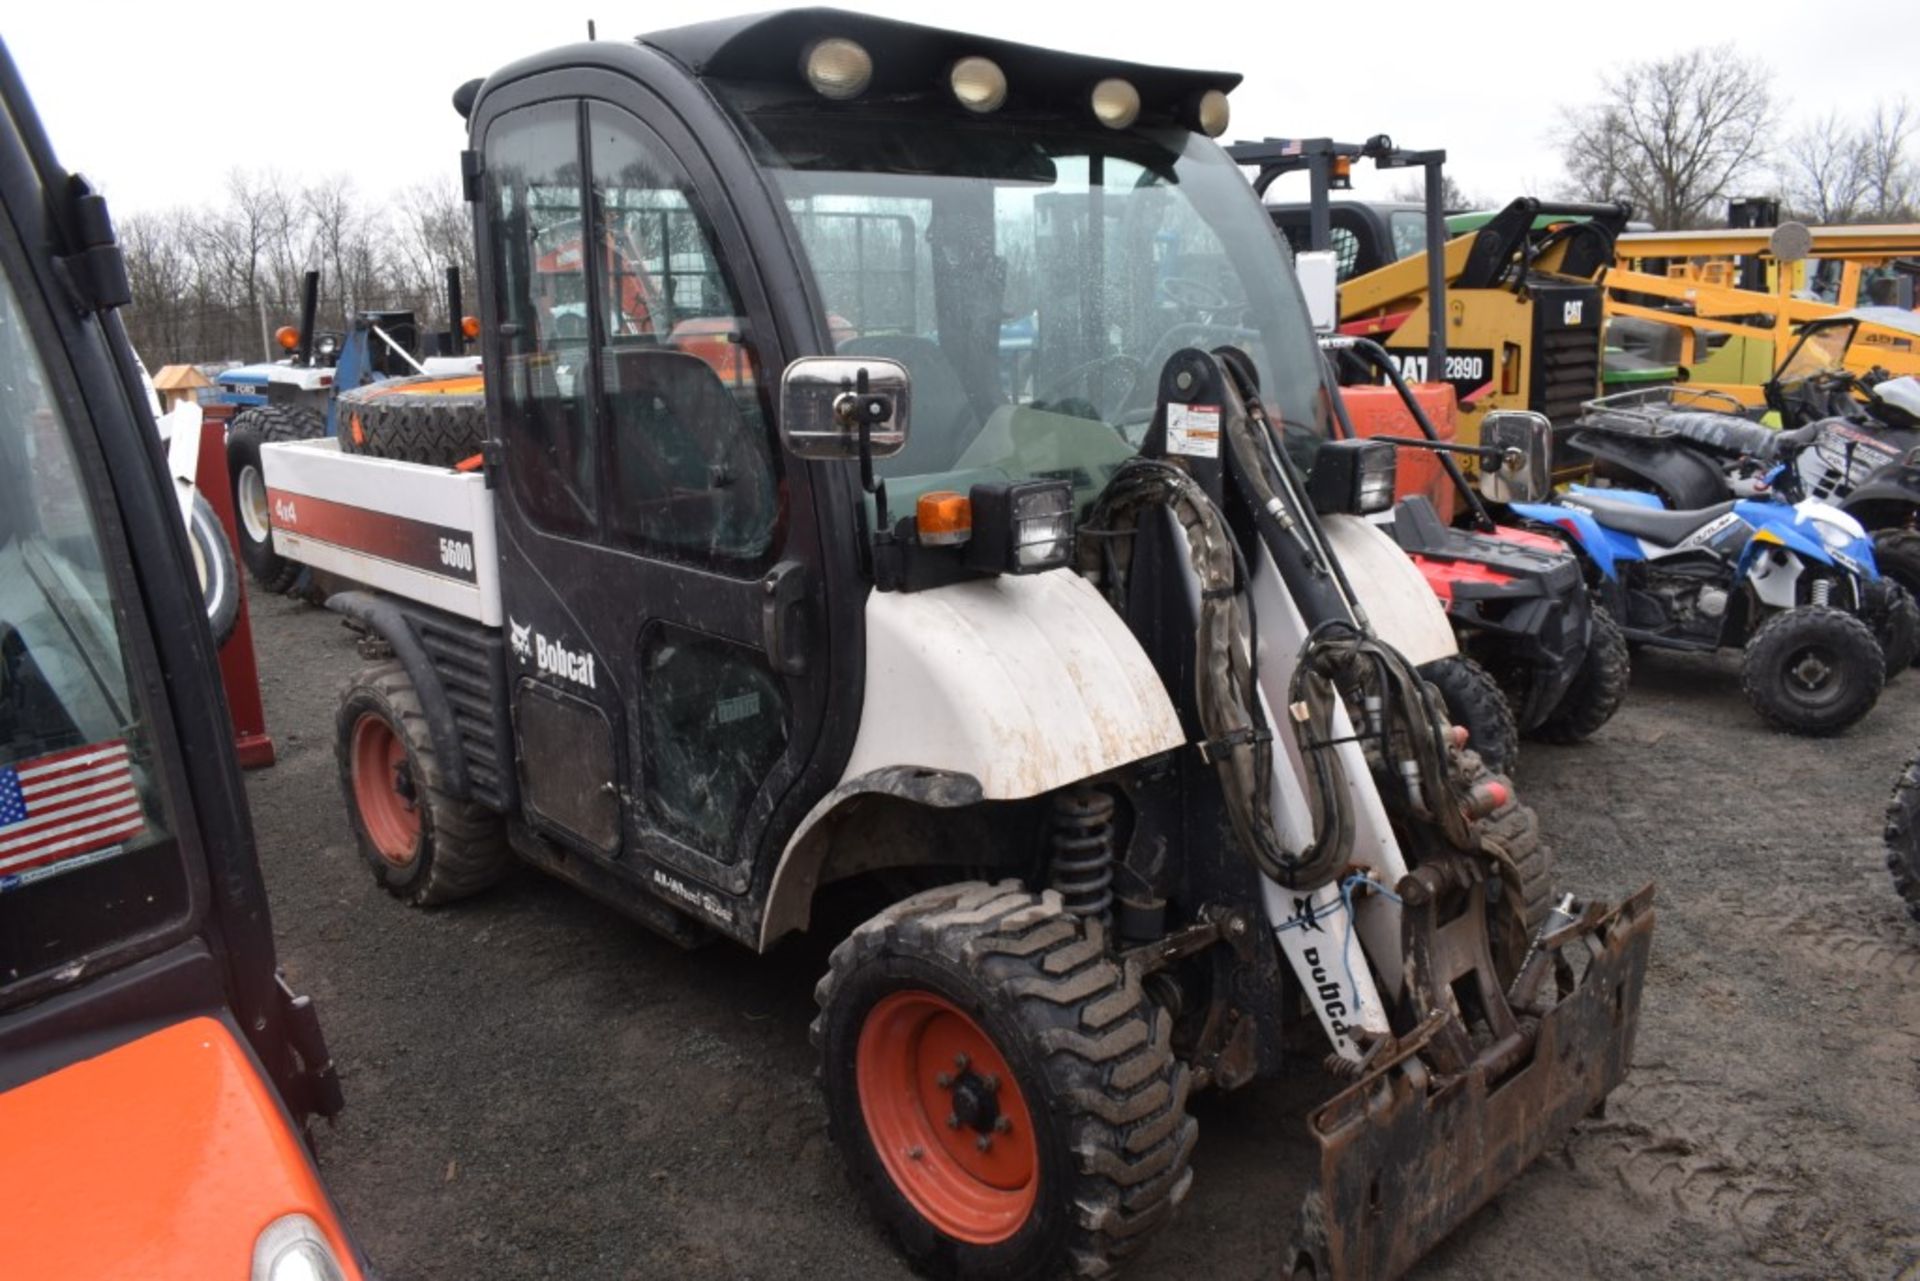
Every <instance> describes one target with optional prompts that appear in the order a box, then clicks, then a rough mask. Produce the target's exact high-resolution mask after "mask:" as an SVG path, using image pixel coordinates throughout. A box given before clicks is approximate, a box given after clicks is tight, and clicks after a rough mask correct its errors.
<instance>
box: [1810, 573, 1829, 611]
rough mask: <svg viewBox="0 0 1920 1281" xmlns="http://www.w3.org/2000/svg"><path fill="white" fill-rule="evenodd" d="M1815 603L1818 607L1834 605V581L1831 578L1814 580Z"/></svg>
mask: <svg viewBox="0 0 1920 1281" xmlns="http://www.w3.org/2000/svg"><path fill="white" fill-rule="evenodd" d="M1813 603H1814V604H1816V605H1830V604H1832V603H1833V580H1832V579H1831V578H1816V579H1814V580H1813Z"/></svg>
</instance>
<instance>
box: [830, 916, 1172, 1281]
mask: <svg viewBox="0 0 1920 1281" xmlns="http://www.w3.org/2000/svg"><path fill="white" fill-rule="evenodd" d="M829 965H830V968H829V969H828V971H827V974H826V976H825V977H824V978H822V979H821V980H820V985H819V987H818V988H817V989H816V992H815V997H816V999H817V1000H818V1001H819V1004H820V1014H819V1017H817V1018H816V1019H815V1020H814V1023H813V1029H812V1033H813V1043H814V1046H815V1048H816V1049H817V1050H818V1051H819V1053H820V1079H821V1084H822V1088H823V1089H824V1091H825V1093H826V1100H827V1118H828V1126H829V1130H830V1133H831V1134H832V1137H833V1139H834V1141H835V1143H836V1144H837V1145H838V1146H839V1147H840V1149H841V1151H842V1153H843V1155H844V1158H845V1160H846V1162H847V1166H848V1170H849V1172H850V1175H851V1178H852V1180H853V1182H854V1184H855V1186H856V1187H857V1188H858V1189H859V1191H860V1193H861V1194H862V1196H863V1197H864V1199H865V1200H866V1202H867V1204H868V1205H869V1207H870V1208H871V1209H872V1211H873V1213H874V1214H875V1216H876V1217H877V1218H878V1219H879V1220H880V1222H881V1223H882V1224H883V1225H884V1226H885V1227H886V1229H887V1230H888V1231H889V1232H890V1233H891V1234H892V1235H893V1236H894V1238H895V1239H896V1240H897V1241H898V1242H899V1244H900V1247H901V1249H902V1251H903V1252H904V1253H905V1254H906V1256H907V1257H908V1259H909V1260H911V1262H912V1263H913V1264H914V1265H915V1266H916V1267H917V1268H919V1269H920V1270H922V1271H924V1272H926V1273H929V1274H931V1275H933V1276H936V1277H945V1278H983V1279H984V1278H1036V1279H1037V1278H1041V1277H1052V1276H1057V1275H1061V1274H1065V1273H1068V1272H1072V1273H1075V1274H1077V1275H1081V1276H1101V1275H1105V1274H1107V1273H1108V1272H1109V1271H1110V1270H1111V1269H1112V1267H1113V1266H1114V1265H1115V1264H1116V1263H1117V1262H1118V1261H1119V1260H1121V1259H1123V1258H1125V1257H1126V1256H1128V1255H1131V1254H1133V1253H1134V1252H1135V1251H1137V1250H1138V1249H1139V1248H1140V1247H1141V1246H1142V1245H1143V1244H1144V1243H1145V1242H1146V1240H1147V1239H1148V1238H1149V1237H1150V1236H1151V1234H1152V1230H1154V1229H1156V1228H1158V1227H1160V1226H1161V1225H1163V1224H1164V1223H1166V1221H1167V1220H1168V1219H1169V1218H1170V1216H1171V1215H1172V1213H1173V1211H1174V1208H1175V1207H1176V1206H1177V1205H1178V1204H1179V1203H1180V1202H1181V1201H1182V1200H1183V1199H1184V1198H1185V1197H1186V1194H1187V1191H1188V1189H1189V1188H1190V1187H1191V1185H1192V1182H1193V1171H1192V1167H1191V1160H1192V1156H1193V1149H1194V1145H1195V1143H1196V1141H1197V1140H1198V1137H1199V1125H1198V1123H1197V1122H1195V1121H1194V1120H1193V1118H1191V1117H1190V1116H1188V1115H1187V1111H1186V1104H1187V1093H1188V1089H1189V1085H1190V1077H1189V1074H1188V1070H1187V1068H1186V1066H1185V1065H1184V1064H1182V1063H1180V1062H1178V1061H1177V1060H1176V1059H1175V1058H1174V1056H1173V1050H1172V1025H1173V1021H1172V1018H1171V1017H1170V1016H1169V1015H1168V1013H1167V1012H1166V1011H1165V1010H1163V1009H1161V1008H1160V1007H1159V1006H1158V1005H1156V1004H1154V1003H1153V1002H1152V1001H1151V1000H1150V999H1149V998H1148V997H1147V996H1146V994H1145V993H1144V991H1143V990H1142V989H1141V986H1140V984H1139V981H1138V980H1137V979H1136V978H1134V977H1132V976H1130V975H1128V973H1127V972H1126V971H1125V970H1124V969H1123V968H1122V967H1121V966H1120V965H1119V964H1118V963H1117V962H1116V961H1115V960H1114V958H1113V955H1112V953H1111V952H1110V951H1109V949H1108V947H1107V942H1106V937H1105V931H1104V929H1103V927H1102V926H1101V924H1100V922H1099V921H1097V920H1094V919H1090V918H1086V917H1080V916H1075V915H1072V914H1071V913H1069V912H1067V911H1066V909H1065V908H1064V907H1063V905H1062V903H1061V900H1060V896H1059V894H1058V893H1056V892H1055V891H1052V890H1048V891H1046V892H1044V893H1040V894H1035V893H1033V892H1031V891H1029V890H1027V889H1026V888H1025V887H1023V886H1022V885H1020V884H1019V883H1018V882H1015V881H1003V882H1001V883H999V884H997V885H988V884H985V883H982V882H977V881H974V882H965V883H962V884H957V885H950V886H944V887H942V888H939V889H934V890H928V891H926V892H924V893H921V894H916V895H914V896H913V897H911V898H908V899H905V900H902V901H901V902H899V903H896V904H894V905H893V906H892V907H890V908H888V909H887V910H886V911H884V912H882V913H880V914H879V915H878V916H876V917H874V918H873V919H871V920H869V921H867V922H866V923H865V924H863V925H861V926H860V927H859V928H858V929H856V930H855V931H854V932H853V934H852V935H851V936H849V937H848V938H847V939H846V940H845V941H844V942H842V943H841V944H840V946H838V947H836V948H835V949H834V950H833V956H832V958H831V961H830V963H829ZM956 1050H959V1051H961V1052H962V1053H964V1054H965V1056H966V1057H965V1058H964V1059H958V1060H956V1059H955V1058H954V1057H953V1056H954V1054H955V1052H956ZM976 1069H983V1070H984V1073H985V1074H984V1075H981V1074H979V1073H978V1072H976ZM1003 1072H1004V1073H1005V1075H1004V1076H1003V1075H1002V1073H1003ZM949 1103H950V1104H951V1111H949V1112H948V1114H947V1115H946V1116H944V1117H941V1116H939V1115H938V1113H939V1112H940V1111H941V1110H942V1109H943V1108H947V1107H948V1106H949ZM992 1118H1000V1119H1002V1120H1004V1121H1005V1122H1006V1128H1005V1130H1002V1129H1000V1128H999V1122H998V1121H996V1120H993V1119H992ZM1023 1118H1024V1119H1023ZM956 1121H957V1122H958V1123H957V1124H956ZM981 1143H986V1144H987V1147H986V1148H984V1149H983V1148H980V1147H978V1145H979V1144H981ZM976 1153H978V1155H976ZM916 1154H917V1155H916ZM993 1162H998V1163H999V1164H998V1165H993V1164H990V1163H993ZM955 1189H957V1191H956V1190H955Z"/></svg>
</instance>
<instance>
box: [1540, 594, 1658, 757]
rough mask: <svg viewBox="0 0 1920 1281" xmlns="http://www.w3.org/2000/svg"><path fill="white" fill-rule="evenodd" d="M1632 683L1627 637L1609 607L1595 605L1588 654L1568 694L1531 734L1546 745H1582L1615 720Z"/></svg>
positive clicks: (1588, 637)
mask: <svg viewBox="0 0 1920 1281" xmlns="http://www.w3.org/2000/svg"><path fill="white" fill-rule="evenodd" d="M1632 679H1633V656H1632V654H1631V653H1630V652H1629V650H1628V649H1627V637H1626V633H1624V632H1622V631H1621V630H1620V624H1618V623H1616V622H1614V621H1613V615H1612V614H1610V613H1608V612H1607V610H1606V607H1605V606H1603V605H1599V604H1595V605H1594V607H1593V626H1592V628H1591V629H1590V631H1589V632H1588V635H1587V652H1586V654H1585V656H1584V657H1582V658H1581V660H1580V670H1579V672H1577V673H1576V674H1575V675H1574V678H1573V683H1572V684H1571V685H1569V686H1567V692H1566V693H1565V694H1562V695H1561V696H1560V702H1559V703H1558V704H1556V705H1555V707H1554V709H1553V710H1552V711H1551V712H1548V713H1547V718H1546V719H1545V720H1544V721H1541V722H1540V724H1539V725H1537V726H1535V727H1534V729H1533V730H1532V731H1531V735H1532V737H1534V738H1537V739H1539V740H1540V741H1541V742H1543V743H1581V742H1585V741H1586V740H1587V739H1589V738H1592V737H1593V735H1594V733H1595V732H1596V731H1598V730H1599V728H1600V727H1601V726H1602V725H1605V724H1606V723H1607V722H1608V721H1610V720H1612V719H1613V714H1614V713H1615V712H1617V711H1619V710H1620V704H1621V703H1622V702H1624V701H1625V700H1626V697H1627V686H1628V684H1629V683H1630V682H1631V681H1632Z"/></svg>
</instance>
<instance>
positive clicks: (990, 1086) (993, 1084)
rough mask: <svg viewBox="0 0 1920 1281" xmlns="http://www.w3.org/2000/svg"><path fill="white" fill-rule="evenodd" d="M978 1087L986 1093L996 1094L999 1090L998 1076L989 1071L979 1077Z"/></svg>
mask: <svg viewBox="0 0 1920 1281" xmlns="http://www.w3.org/2000/svg"><path fill="white" fill-rule="evenodd" d="M980 1087H981V1088H982V1089H984V1090H985V1091H986V1092H987V1093H988V1094H998V1093H999V1092H1000V1078H999V1077H997V1076H995V1075H994V1074H993V1073H991V1072H989V1073H987V1074H986V1075H985V1076H983V1077H981V1078H980Z"/></svg>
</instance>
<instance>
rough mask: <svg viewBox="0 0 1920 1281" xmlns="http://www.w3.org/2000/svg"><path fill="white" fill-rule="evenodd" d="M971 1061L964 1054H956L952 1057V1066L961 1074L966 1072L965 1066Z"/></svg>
mask: <svg viewBox="0 0 1920 1281" xmlns="http://www.w3.org/2000/svg"><path fill="white" fill-rule="evenodd" d="M972 1061H973V1060H972V1059H969V1058H968V1057H967V1056H966V1055H964V1054H956V1055H954V1056H953V1066H954V1067H956V1068H958V1069H959V1070H960V1071H962V1072H964V1071H966V1070H967V1064H969V1063H971V1062H972Z"/></svg>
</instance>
